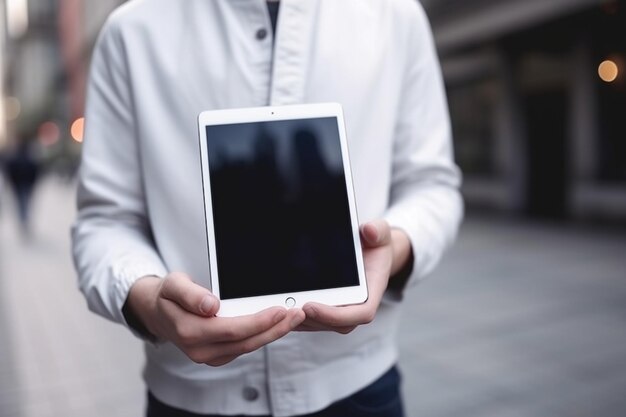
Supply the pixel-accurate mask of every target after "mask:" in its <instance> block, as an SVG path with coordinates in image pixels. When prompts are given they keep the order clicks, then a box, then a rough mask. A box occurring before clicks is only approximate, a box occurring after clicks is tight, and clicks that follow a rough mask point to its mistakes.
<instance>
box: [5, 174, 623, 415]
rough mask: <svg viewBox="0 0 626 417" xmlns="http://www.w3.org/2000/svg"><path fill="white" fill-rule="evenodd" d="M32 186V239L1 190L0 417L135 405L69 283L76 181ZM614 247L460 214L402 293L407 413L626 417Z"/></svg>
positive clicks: (107, 333)
mask: <svg viewBox="0 0 626 417" xmlns="http://www.w3.org/2000/svg"><path fill="white" fill-rule="evenodd" d="M39 191H40V194H39V195H38V196H37V200H36V206H35V212H34V214H35V238H34V239H33V241H32V242H24V241H23V240H22V239H20V237H19V235H18V233H17V227H16V225H15V224H14V220H13V219H14V217H13V214H12V211H11V210H10V209H12V207H11V206H10V204H11V203H12V201H9V200H8V199H7V198H3V199H2V200H0V204H1V205H0V417H48V416H50V417H52V416H55V417H79V416H80V417H85V416H89V417H99V416H102V417H105V416H106V417H116V416H120V417H121V416H128V417H131V416H141V415H142V410H143V395H144V392H143V386H142V383H141V379H140V370H141V367H142V361H143V357H142V353H141V346H140V343H138V342H137V341H136V340H135V339H134V338H133V337H131V336H130V335H129V334H128V332H127V331H126V330H124V329H123V328H121V326H117V325H114V324H111V323H108V322H106V321H105V320H103V319H101V318H99V317H97V316H95V315H93V314H89V313H87V310H86V307H85V302H84V300H83V298H82V296H81V295H80V294H79V292H78V290H77V289H76V284H75V281H76V280H75V275H74V272H73V269H72V266H71V262H70V258H69V234H68V228H69V224H70V222H71V219H72V218H73V215H74V214H73V213H74V211H73V199H74V197H73V190H72V188H71V187H69V186H67V185H64V184H62V183H60V182H59V181H57V180H54V179H47V180H46V182H45V183H44V184H42V187H41V189H40V190H39ZM5 192H6V190H5ZM5 197H6V196H5ZM625 255H626V236H625V235H620V234H617V233H614V234H612V235H609V234H602V233H598V232H594V231H577V230H574V229H563V228H561V227H553V226H539V225H533V224H516V223H507V222H501V221H487V220H484V219H483V220H477V219H472V220H468V221H467V222H466V224H465V225H464V227H463V231H462V233H461V236H460V239H459V242H458V244H457V245H456V246H455V248H454V249H453V250H452V252H451V253H450V254H449V256H447V257H446V259H445V261H444V263H443V264H442V266H441V267H440V268H439V269H438V270H437V273H436V274H435V276H433V277H430V278H429V279H428V280H426V281H425V282H423V283H422V284H420V285H419V286H418V287H416V288H414V289H412V290H411V292H410V293H409V295H408V296H407V300H406V303H405V306H404V311H405V316H406V319H405V321H404V323H403V325H402V337H401V340H400V346H401V368H402V370H403V373H404V382H405V386H404V391H405V397H406V402H407V417H420V416H426V417H458V416H464V417H491V416H498V417H551V416H554V417H574V416H594V417H613V416H614V417H623V416H624V415H626V395H624V393H626V326H625V325H624V320H625V318H626V256H625Z"/></svg>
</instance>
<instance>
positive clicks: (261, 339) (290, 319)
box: [207, 309, 305, 366]
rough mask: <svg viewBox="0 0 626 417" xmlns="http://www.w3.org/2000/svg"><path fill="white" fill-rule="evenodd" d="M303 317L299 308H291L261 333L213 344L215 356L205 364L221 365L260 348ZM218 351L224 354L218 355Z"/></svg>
mask: <svg viewBox="0 0 626 417" xmlns="http://www.w3.org/2000/svg"><path fill="white" fill-rule="evenodd" d="M304 318H305V315H304V312H303V311H302V310H301V309H291V310H289V311H287V312H286V315H285V317H284V319H283V320H281V321H280V322H279V323H277V324H276V325H275V326H273V327H271V328H269V329H268V330H266V331H264V332H262V333H259V334H257V335H254V336H252V337H249V338H247V339H245V340H240V341H237V342H225V343H220V344H218V345H215V346H213V348H212V350H213V352H212V354H211V355H212V356H215V358H213V359H210V360H209V361H207V364H208V365H211V366H221V365H223V364H225V363H228V362H230V361H232V360H233V359H234V358H235V357H237V356H240V355H243V354H245V353H250V352H253V351H255V350H257V349H260V348H261V347H263V346H265V345H267V344H269V343H272V342H273V341H275V340H278V339H280V338H281V337H283V336H285V335H286V334H287V333H289V332H290V331H292V330H294V329H295V328H296V327H298V326H299V325H300V324H301V323H302V322H303V321H304ZM220 353H224V354H223V355H220Z"/></svg>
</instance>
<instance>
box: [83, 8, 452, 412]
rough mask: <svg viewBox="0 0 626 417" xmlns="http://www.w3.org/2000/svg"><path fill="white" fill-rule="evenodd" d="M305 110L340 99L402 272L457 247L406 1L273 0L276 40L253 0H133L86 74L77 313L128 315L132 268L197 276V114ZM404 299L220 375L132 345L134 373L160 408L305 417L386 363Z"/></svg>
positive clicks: (354, 154) (429, 65) (419, 23)
mask: <svg viewBox="0 0 626 417" xmlns="http://www.w3.org/2000/svg"><path fill="white" fill-rule="evenodd" d="M259 29H265V30H266V36H265V37H263V36H261V34H259V33H258V31H259ZM313 102H339V103H341V104H342V105H343V108H344V113H345V120H346V128H347V135H348V141H349V145H350V150H351V160H352V161H351V162H352V169H353V176H354V183H355V192H356V199H357V207H358V215H359V220H360V221H361V222H365V221H367V220H370V219H374V218H378V217H384V218H386V219H387V220H388V221H389V222H390V224H391V225H392V226H396V227H400V228H402V229H404V230H405V231H406V232H407V234H408V235H409V236H410V239H411V243H412V247H413V252H414V256H415V262H414V271H413V274H412V277H411V282H415V281H417V280H418V279H419V278H421V277H423V276H425V275H426V274H428V273H429V272H430V271H431V270H432V269H433V267H434V266H435V264H436V263H437V262H438V260H439V258H440V257H441V255H442V253H443V251H444V249H445V248H446V246H448V245H449V244H450V243H451V241H452V240H453V239H454V236H455V233H456V230H457V227H458V224H459V221H460V219H461V217H462V202H461V198H460V196H459V192H458V187H459V182H460V174H459V171H458V169H457V168H456V166H455V165H454V163H453V160H452V148H451V138H450V126H449V120H448V112H447V107H446V101H445V94H444V89H443V84H442V79H441V75H440V69H439V65H438V61H437V57H436V53H435V50H434V47H433V42H432V38H431V33H430V29H429V26H428V22H427V19H426V17H425V14H424V12H423V10H422V8H421V6H420V5H419V4H418V3H417V2H415V1H414V0H386V1H385V0H341V1H337V0H282V1H281V6H280V16H279V20H278V27H277V31H276V39H275V45H274V48H273V39H272V31H271V26H270V20H269V15H268V11H267V6H266V4H265V1H264V0H228V1H226V0H185V1H172V0H134V1H131V2H129V3H127V4H126V5H124V6H122V7H121V8H119V9H118V10H117V11H116V12H114V13H113V15H112V16H111V17H110V19H109V20H108V22H107V23H106V25H105V27H104V29H103V30H102V33H101V35H100V37H99V40H98V42H97V45H96V48H95V52H94V56H93V61H92V66H91V73H90V80H89V88H88V98H87V107H86V131H85V141H84V147H83V159H82V167H81V172H80V185H79V193H78V208H79V212H78V218H77V220H76V222H75V225H74V227H73V231H72V232H73V253H74V259H75V264H76V268H77V271H78V274H79V282H80V288H81V290H82V291H83V293H84V294H85V297H86V298H87V302H88V304H89V307H90V309H91V310H93V311H95V312H96V313H98V314H100V315H102V316H104V317H106V318H109V319H111V320H114V321H116V322H119V323H125V321H124V317H123V315H122V312H121V309H122V306H123V304H124V301H125V300H126V297H127V294H128V291H129V288H130V287H131V285H132V284H133V283H134V282H135V281H136V280H137V279H138V278H140V277H143V276H146V275H158V276H164V275H166V274H167V273H168V272H169V271H183V272H186V273H188V274H190V275H191V276H192V277H193V278H194V280H196V281H197V282H199V283H201V284H204V285H207V286H208V285H209V267H208V263H207V252H206V239H205V230H204V229H203V224H204V219H203V209H202V207H203V203H202V187H201V178H200V166H199V156H198V132H197V129H198V128H197V119H196V118H197V116H198V114H199V113H200V112H201V111H203V110H209V109H218V108H232V107H252V106H262V105H268V104H272V105H282V104H293V103H313ZM262 277H263V271H259V278H260V279H262ZM400 299H401V294H387V297H386V299H385V301H384V302H383V304H382V305H381V306H380V308H379V311H378V313H377V317H376V319H375V321H374V322H373V323H371V324H369V325H367V326H361V327H359V328H358V329H357V330H355V331H354V332H352V333H351V334H349V335H339V334H335V333H330V332H317V333H316V332H313V333H309V332H303V333H296V332H294V333H291V334H289V335H287V336H286V337H284V338H282V339H280V340H278V341H276V342H274V343H272V344H271V345H269V346H267V347H265V348H263V349H261V350H258V351H256V352H253V353H250V354H247V355H244V356H242V357H240V358H238V359H237V360H235V361H233V362H232V363H230V364H228V365H225V366H223V367H219V368H211V367H209V366H205V365H198V364H195V363H193V362H192V361H191V360H189V359H188V358H187V357H186V356H185V355H184V354H183V353H182V352H181V351H180V350H178V349H177V348H176V347H175V346H174V345H172V344H169V343H166V344H163V345H159V346H154V345H151V344H146V354H147V364H146V368H145V372H144V375H145V380H146V382H147V385H148V387H149V389H150V390H151V391H152V392H153V393H154V395H155V396H156V397H157V398H159V399H160V400H161V401H163V402H165V403H168V404H170V405H172V406H175V407H179V408H183V409H187V410H190V411H193V412H196V413H220V414H252V415H255V414H274V415H275V416H289V415H295V414H303V413H310V412H314V411H316V410H319V409H322V408H324V407H326V406H327V405H329V404H330V403H332V402H334V401H336V400H338V399H340V398H343V397H346V396H348V395H350V394H352V393H354V392H356V391H357V390H359V389H360V388H362V387H364V386H366V385H368V384H369V383H371V382H372V381H374V380H375V379H376V378H377V377H379V376H380V375H381V374H382V373H383V372H384V371H385V370H386V369H388V368H389V367H390V366H391V365H392V364H393V363H394V362H395V361H396V359H397V353H396V347H395V332H396V325H397V322H398V318H399V316H400V308H399V303H398V302H397V301H399V300H400ZM257 394H258V395H257ZM254 397H257V398H255V399H253V398H254Z"/></svg>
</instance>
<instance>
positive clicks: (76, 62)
mask: <svg viewBox="0 0 626 417" xmlns="http://www.w3.org/2000/svg"><path fill="white" fill-rule="evenodd" d="M120 3H122V0H0V6H1V7H0V8H1V9H2V13H0V17H1V18H2V19H1V20H2V23H1V24H0V28H2V34H1V35H0V41H1V40H2V39H3V36H4V39H6V42H0V49H1V48H4V50H3V51H2V54H1V56H2V58H0V74H2V73H3V77H2V81H3V82H2V87H0V89H1V90H0V93H2V95H3V97H4V98H5V99H4V100H3V104H4V105H5V106H6V105H7V104H8V105H9V107H10V108H9V109H5V111H4V112H3V114H5V115H7V116H9V117H7V120H6V124H5V123H2V125H3V127H5V126H6V135H5V140H4V142H5V144H6V143H9V144H10V143H11V142H15V141H16V140H18V138H23V139H32V140H35V139H37V140H39V141H40V142H41V143H42V145H43V146H44V147H48V148H51V149H55V150H56V153H57V154H62V155H67V154H72V153H74V154H75V153H77V152H78V147H77V146H76V144H73V143H72V141H71V134H70V129H71V125H72V123H73V122H74V121H75V120H76V119H78V118H80V117H82V115H83V106H84V98H85V82H86V76H87V70H88V66H89V62H88V60H89V57H90V55H91V49H92V47H93V44H94V42H95V39H96V36H97V33H98V30H99V28H100V26H101V25H102V23H103V22H104V20H105V19H106V16H107V15H108V14H109V13H110V11H111V10H112V9H113V8H115V7H116V6H117V5H119V4H120ZM0 122H2V121H1V120H0ZM1 146H2V143H0V147H1ZM72 151H73V152H72Z"/></svg>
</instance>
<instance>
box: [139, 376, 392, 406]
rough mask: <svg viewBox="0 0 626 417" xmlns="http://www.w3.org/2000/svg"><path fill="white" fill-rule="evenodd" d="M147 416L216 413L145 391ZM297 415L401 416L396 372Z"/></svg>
mask: <svg viewBox="0 0 626 417" xmlns="http://www.w3.org/2000/svg"><path fill="white" fill-rule="evenodd" d="M147 417H220V416H217V415H213V414H211V415H204V414H195V413H190V412H188V411H184V410H180V409H177V408H173V407H170V406H168V405H166V404H163V403H162V402H160V401H159V400H157V399H156V398H155V397H154V396H153V395H152V394H151V393H150V392H148V413H147ZM239 417H242V416H239ZM265 417H270V416H265ZM301 417H404V408H403V406H402V397H401V396H400V373H399V372H398V370H397V368H396V367H395V366H394V367H392V368H391V369H390V370H389V371H387V372H386V373H385V374H384V375H383V376H381V377H380V378H378V379H377V380H376V381H374V382H373V383H372V384H370V385H368V386H367V387H365V388H363V389H362V390H361V391H359V392H357V393H356V394H353V395H351V396H349V397H348V398H344V399H343V400H339V401H337V402H336V403H334V404H332V405H331V406H330V407H328V408H326V409H324V410H322V411H318V412H317V413H314V414H307V415H306V416H301Z"/></svg>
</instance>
